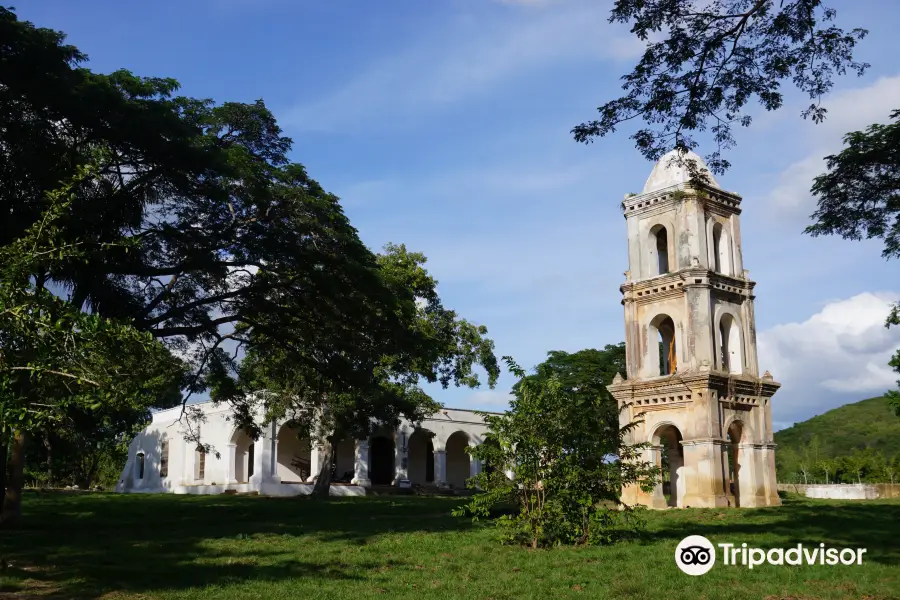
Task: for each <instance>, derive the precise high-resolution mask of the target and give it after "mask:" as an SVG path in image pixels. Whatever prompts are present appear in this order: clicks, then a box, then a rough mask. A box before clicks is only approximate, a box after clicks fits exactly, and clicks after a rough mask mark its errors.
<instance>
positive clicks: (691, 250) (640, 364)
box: [608, 151, 780, 508]
mask: <svg viewBox="0 0 900 600" xmlns="http://www.w3.org/2000/svg"><path fill="white" fill-rule="evenodd" d="M691 160H693V161H696V163H695V164H696V165H697V167H698V168H699V169H700V170H701V172H702V173H704V174H705V175H706V177H707V179H706V182H705V183H704V184H698V183H692V182H691V181H690V179H691V177H690V174H689V172H688V169H687V168H686V162H687V161H691ZM681 162H682V164H680V165H679V164H677V163H678V157H677V155H676V154H675V151H673V152H670V153H669V154H667V155H666V156H664V157H663V158H662V159H660V161H659V163H657V165H656V166H655V167H654V169H653V172H652V173H651V174H650V177H649V178H648V179H647V183H646V184H645V185H644V189H643V192H642V193H640V194H637V195H631V196H629V197H626V199H625V201H624V202H623V203H622V209H623V211H624V213H625V220H626V223H627V226H628V263H629V270H628V271H627V272H626V273H625V283H624V284H623V285H622V286H621V291H622V296H623V298H622V304H623V305H624V307H625V346H626V352H627V369H628V372H627V379H623V378H622V377H621V376H619V375H617V376H616V378H615V380H613V383H612V385H610V386H609V388H608V389H609V391H610V392H611V393H612V395H613V396H614V397H615V398H616V400H617V401H618V403H619V406H620V407H621V406H626V408H625V409H624V410H623V412H622V417H621V419H622V424H623V425H624V424H626V423H630V422H632V421H634V420H638V421H640V423H639V425H638V426H637V428H636V429H634V430H633V432H632V435H631V440H630V442H631V443H640V442H649V443H650V444H651V445H652V446H651V448H650V449H648V450H647V451H646V455H645V459H646V460H648V461H649V462H654V463H656V464H657V465H660V466H661V465H662V464H663V456H665V458H666V462H668V467H669V468H668V472H667V476H664V480H665V479H667V480H668V481H667V483H665V484H660V485H657V486H656V489H655V490H654V491H653V492H652V493H646V492H643V491H641V490H640V489H638V488H637V487H636V486H634V487H629V488H626V489H625V490H623V501H624V502H625V503H626V504H643V505H646V506H651V507H654V508H665V507H667V506H678V507H686V506H691V507H724V506H743V507H748V506H773V505H778V504H780V501H779V498H778V492H777V489H776V480H775V445H774V443H773V438H772V409H771V399H772V396H773V394H774V393H775V392H776V391H777V390H778V388H779V384H778V383H775V382H774V381H773V379H772V376H771V375H769V373H768V372H766V373H765V374H764V375H762V376H760V374H759V367H758V365H757V356H756V328H755V323H754V315H753V300H754V295H753V287H754V285H755V283H754V282H753V281H751V280H750V279H749V273H748V271H745V270H744V268H743V261H742V260H741V233H740V214H741V209H740V204H741V198H740V196H738V195H737V194H734V193H731V192H726V191H724V190H722V189H721V188H720V187H719V185H718V183H716V181H715V179H713V178H712V176H711V174H709V171H708V169H707V168H706V165H705V164H704V163H703V160H702V159H701V158H700V157H699V156H697V155H696V154H694V153H693V152H689V153H687V154H686V155H685V156H684V157H683V158H682V161H681ZM666 495H668V496H669V497H668V499H667V498H666Z"/></svg>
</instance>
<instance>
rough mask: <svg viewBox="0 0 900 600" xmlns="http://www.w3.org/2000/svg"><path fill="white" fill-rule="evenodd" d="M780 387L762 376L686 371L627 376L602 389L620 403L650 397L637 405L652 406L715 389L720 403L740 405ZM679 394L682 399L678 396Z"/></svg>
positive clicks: (771, 393)
mask: <svg viewBox="0 0 900 600" xmlns="http://www.w3.org/2000/svg"><path fill="white" fill-rule="evenodd" d="M780 387H781V384H780V383H777V382H776V381H773V380H772V379H769V378H766V377H754V376H753V375H736V374H728V373H724V372H721V371H688V372H685V373H676V374H675V375H671V376H668V377H654V378H652V379H627V380H624V381H622V382H621V383H616V384H612V385H608V386H606V389H607V390H609V392H610V393H611V394H612V395H613V397H615V398H616V399H617V400H619V401H620V403H621V402H623V401H629V400H633V401H635V403H636V404H637V402H636V401H637V400H641V401H643V400H651V402H650V403H649V404H647V403H644V402H641V404H638V405H639V406H647V405H649V406H654V405H658V404H668V403H670V402H671V403H673V404H674V403H677V402H688V401H693V397H692V396H693V394H694V393H696V392H698V391H701V390H713V391H715V392H717V393H718V394H719V396H720V398H719V401H720V402H725V403H737V404H743V403H745V402H744V399H745V398H746V399H750V398H771V397H772V396H774V395H775V392H777V391H778V388H780ZM679 395H680V396H682V398H679ZM663 397H665V399H666V400H665V402H663V401H662V400H663ZM654 398H656V399H657V401H656V402H652V400H653V399H654ZM670 398H671V400H670ZM747 403H748V404H749V403H750V402H747Z"/></svg>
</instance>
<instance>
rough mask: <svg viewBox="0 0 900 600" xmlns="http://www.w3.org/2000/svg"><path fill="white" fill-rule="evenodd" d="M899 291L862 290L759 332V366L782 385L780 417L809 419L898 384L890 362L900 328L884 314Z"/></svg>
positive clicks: (898, 343)
mask: <svg viewBox="0 0 900 600" xmlns="http://www.w3.org/2000/svg"><path fill="white" fill-rule="evenodd" d="M897 300H900V294H898V293H894V292H890V293H870V292H866V293H862V294H858V295H856V296H853V297H851V298H847V299H845V300H838V301H833V302H830V303H828V304H826V305H825V306H824V307H823V308H822V309H821V310H820V311H819V312H818V313H816V314H814V315H813V316H812V317H810V318H809V319H807V320H806V321H804V322H802V323H787V324H783V325H777V326H775V327H772V328H770V329H767V330H765V331H762V332H760V334H759V336H758V343H759V362H760V369H761V370H766V369H768V370H769V371H771V372H772V374H773V375H774V377H775V379H776V380H777V381H779V382H781V384H782V386H783V387H782V389H781V390H780V391H779V392H778V394H777V395H776V396H775V399H774V401H773V413H774V416H775V419H776V420H779V421H783V422H790V421H791V420H803V419H807V418H809V417H811V416H813V415H815V414H820V413H822V412H825V411H826V410H830V409H832V408H835V407H837V406H840V405H841V404H845V403H847V402H854V401H857V400H862V399H864V398H868V397H871V396H875V395H879V394H882V393H883V392H885V391H886V390H888V389H891V388H893V387H895V385H896V383H895V382H896V380H897V379H898V376H897V374H896V373H894V372H893V371H892V370H891V368H890V367H889V366H888V364H887V363H888V361H889V360H890V358H891V356H892V355H893V353H894V351H895V350H896V349H897V348H898V347H900V329H897V328H892V329H886V328H885V326H884V320H885V317H887V315H888V312H889V311H890V307H891V304H892V303H893V302H895V301H897Z"/></svg>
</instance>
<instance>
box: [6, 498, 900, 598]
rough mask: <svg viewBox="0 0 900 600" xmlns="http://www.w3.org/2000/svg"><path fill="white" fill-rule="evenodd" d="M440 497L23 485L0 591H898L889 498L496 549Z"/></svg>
mask: <svg viewBox="0 0 900 600" xmlns="http://www.w3.org/2000/svg"><path fill="white" fill-rule="evenodd" d="M459 502H460V500H459V499H454V498H419V497H400V496H397V497H392V496H376V497H366V498H344V499H340V498H335V499H330V500H328V501H315V500H311V499H309V498H282V499H276V498H264V497H235V496H205V497H204V496H200V497H189V496H163V495H114V494H74V493H73V494H65V493H53V494H43V495H41V496H40V497H39V496H38V495H37V494H33V493H32V494H27V495H26V498H25V520H24V522H23V524H22V526H21V528H20V529H19V530H16V531H8V532H3V533H2V535H0V556H2V557H4V558H5V560H6V561H7V562H8V561H12V563H13V564H12V565H11V566H9V567H8V568H6V569H5V570H4V571H2V574H0V586H2V587H0V597H3V598H45V597H46V598H101V597H102V598H104V599H105V600H111V599H113V598H114V599H116V600H125V599H130V598H135V599H136V598H192V599H193V598H199V599H201V600H204V599H212V598H227V599H233V598H261V599H270V598H291V599H300V598H316V599H327V598H416V599H424V598H465V599H468V598H481V599H486V598H494V599H495V600H500V599H507V598H508V599H513V598H515V599H520V598H540V599H542V600H543V599H555V598H617V599H618V598H622V599H628V598H631V599H645V598H652V599H653V600H678V599H684V600H697V599H698V598H707V599H710V600H713V599H724V600H727V599H733V598H758V599H763V598H765V599H769V600H774V599H787V598H791V599H801V598H802V599H804V600H809V599H814V598H826V599H832V598H855V599H861V598H866V599H868V600H876V599H878V600H882V599H887V598H897V597H898V596H900V567H898V565H900V537H898V535H900V502H897V501H873V502H856V503H854V502H828V501H808V500H801V499H797V498H795V499H788V500H786V501H785V505H784V506H782V507H779V508H767V509H755V510H754V509H744V510H699V509H685V510H670V511H663V512H655V513H652V514H651V516H650V523H649V530H648V531H647V533H646V535H645V536H644V538H643V539H640V540H636V541H631V542H625V543H621V544H617V545H615V546H611V547H606V548H596V547H594V548H577V549H576V548H562V549H554V550H539V551H530V550H526V549H522V548H518V547H509V546H501V545H499V544H498V543H497V542H496V541H495V537H494V535H495V532H494V531H493V529H492V528H491V527H485V526H481V525H478V524H473V523H472V522H471V521H470V520H469V519H461V518H454V517H451V516H450V511H451V509H452V508H453V507H454V506H456V505H458V503H459ZM690 534H700V535H705V536H707V537H708V538H710V539H711V540H712V541H713V543H717V542H733V543H737V544H740V543H742V542H747V543H748V544H750V545H754V546H760V547H779V546H790V545H796V544H797V543H798V542H803V543H807V544H816V545H817V544H818V543H819V542H824V543H826V544H828V545H834V546H842V547H864V548H867V549H868V553H867V554H866V555H865V560H864V564H863V565H862V566H842V565H839V566H833V567H828V566H801V567H789V566H785V567H773V566H762V567H758V568H755V569H753V570H752V571H750V570H748V569H746V568H744V567H727V566H723V565H721V564H717V565H716V566H715V567H714V568H713V569H712V571H710V572H709V573H708V574H706V575H704V576H701V577H689V576H687V575H684V574H683V573H681V571H679V570H678V569H677V567H676V566H675V563H674V560H673V553H674V549H675V546H676V545H677V543H678V542H679V541H680V540H681V539H682V538H684V537H685V536H687V535H690Z"/></svg>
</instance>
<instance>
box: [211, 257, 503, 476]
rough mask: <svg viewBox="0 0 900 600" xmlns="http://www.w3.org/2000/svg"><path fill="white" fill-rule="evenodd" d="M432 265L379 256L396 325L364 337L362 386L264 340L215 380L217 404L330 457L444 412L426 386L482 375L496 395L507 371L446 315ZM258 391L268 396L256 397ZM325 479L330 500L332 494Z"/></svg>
mask: <svg viewBox="0 0 900 600" xmlns="http://www.w3.org/2000/svg"><path fill="white" fill-rule="evenodd" d="M425 262H426V258H425V256H424V255H422V254H420V253H415V252H409V251H408V250H407V249H406V247H405V246H403V245H399V246H398V245H393V244H389V245H387V246H386V247H385V249H384V252H383V253H382V254H380V255H378V257H377V264H378V272H379V275H380V277H381V278H382V279H383V281H384V285H385V287H386V289H387V290H389V292H390V294H391V299H390V300H391V301H390V304H389V306H390V307H392V310H393V318H392V319H391V320H389V321H387V320H386V321H384V322H385V323H388V324H389V325H390V328H384V329H381V330H379V329H376V328H375V326H374V325H377V324H374V325H373V327H372V328H370V329H369V330H368V331H366V332H365V334H367V337H368V340H362V341H361V342H360V343H365V344H368V352H367V353H366V354H365V355H362V356H367V360H366V362H358V363H357V366H356V369H357V370H358V371H359V374H358V375H357V378H356V380H355V384H356V385H353V386H347V385H344V383H343V382H342V381H341V380H339V379H335V378H329V377H327V376H324V375H323V374H322V373H321V372H320V371H317V370H314V369H311V368H309V362H307V360H306V359H307V355H308V352H309V350H308V349H305V350H304V349H300V348H297V349H292V348H285V347H284V346H283V345H282V344H281V343H280V338H273V337H269V336H268V335H266V334H262V333H256V334H254V337H253V338H252V341H253V346H252V347H251V349H250V350H249V352H248V354H247V356H246V357H245V358H244V360H243V362H242V364H241V365H240V366H238V367H237V368H235V369H234V370H233V371H230V372H226V371H221V372H218V373H217V377H216V378H215V379H214V382H215V387H214V388H213V394H212V398H213V400H214V401H216V402H229V403H231V405H232V406H233V407H234V408H235V418H236V420H237V421H238V423H239V424H240V425H241V426H243V427H244V428H245V429H246V430H248V431H249V432H251V433H258V432H256V429H257V428H258V425H257V424H256V423H255V422H254V421H253V418H252V415H254V414H256V413H257V410H258V409H259V408H261V409H262V411H263V414H264V415H265V418H264V421H265V422H266V423H268V422H271V421H273V420H277V421H279V422H285V421H290V424H291V426H292V428H294V429H295V430H297V431H298V435H299V436H300V437H302V438H307V439H311V440H315V441H316V442H317V443H319V444H322V445H323V447H324V448H325V451H326V454H327V453H328V452H330V451H331V450H330V449H331V447H332V446H333V444H334V443H336V442H337V441H340V440H342V439H347V438H365V437H367V436H369V435H370V434H371V433H372V432H373V431H374V429H375V428H377V427H379V426H383V425H386V426H390V427H395V426H397V425H398V424H399V421H400V419H401V418H406V419H409V420H410V421H412V422H414V423H415V422H420V421H421V420H422V419H424V418H425V417H426V416H428V415H431V414H434V413H435V412H437V410H438V409H439V408H440V406H441V405H440V404H439V403H438V402H436V401H435V400H434V399H433V398H431V397H430V396H429V395H428V394H426V393H425V391H424V390H423V389H422V387H421V386H422V383H423V382H428V383H439V384H440V385H441V386H442V387H444V388H447V387H449V386H450V385H451V384H453V385H455V386H466V387H470V388H474V387H478V386H479V385H480V384H481V379H480V377H479V374H478V372H477V371H476V369H477V367H481V368H482V369H483V371H484V373H485V374H486V375H487V384H488V385H489V386H490V387H494V385H495V384H496V381H497V377H498V375H499V367H498V365H497V359H496V357H495V356H494V344H493V341H491V340H490V339H489V338H487V337H486V334H487V328H485V327H484V326H476V325H473V324H471V323H469V322H468V321H466V320H465V319H461V318H459V317H458V316H457V315H456V313H455V312H454V311H453V310H450V309H447V308H446V307H444V306H443V304H442V302H441V299H440V297H439V296H438V294H437V281H435V280H434V278H432V277H431V275H430V274H429V273H428V271H427V270H426V269H425V267H424V265H425ZM363 375H366V376H367V378H365V379H363ZM258 390H264V392H263V393H255V394H254V393H253V392H254V391H258ZM326 464H327V461H323V462H322V466H323V468H325V465H326ZM324 475H325V474H323V473H320V478H319V481H320V482H321V487H320V491H321V492H322V493H324V490H326V489H327V485H328V481H327V479H326V478H325V476H324Z"/></svg>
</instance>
